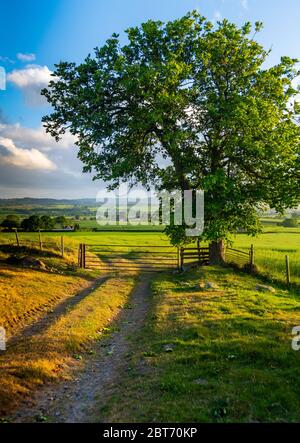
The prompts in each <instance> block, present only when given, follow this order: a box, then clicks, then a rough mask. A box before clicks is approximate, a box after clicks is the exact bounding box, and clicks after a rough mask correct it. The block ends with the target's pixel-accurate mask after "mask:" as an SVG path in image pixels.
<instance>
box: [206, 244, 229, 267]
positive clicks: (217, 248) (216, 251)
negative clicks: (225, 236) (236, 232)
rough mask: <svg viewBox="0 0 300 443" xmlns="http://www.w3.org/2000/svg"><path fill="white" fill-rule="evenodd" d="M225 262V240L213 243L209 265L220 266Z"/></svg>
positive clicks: (210, 246)
mask: <svg viewBox="0 0 300 443" xmlns="http://www.w3.org/2000/svg"><path fill="white" fill-rule="evenodd" d="M224 261H225V244H224V240H219V241H215V242H211V243H210V245H209V263H210V264H211V265H219V264H222V263H224Z"/></svg>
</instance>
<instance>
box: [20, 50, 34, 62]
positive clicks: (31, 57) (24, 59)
mask: <svg viewBox="0 0 300 443" xmlns="http://www.w3.org/2000/svg"><path fill="white" fill-rule="evenodd" d="M17 58H18V59H19V60H21V62H24V63H30V62H34V60H35V59H36V56H35V54H24V53H22V52H18V54H17Z"/></svg>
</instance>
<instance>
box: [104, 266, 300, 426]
mask: <svg viewBox="0 0 300 443" xmlns="http://www.w3.org/2000/svg"><path fill="white" fill-rule="evenodd" d="M200 281H202V282H203V281H211V282H215V283H217V284H218V286H219V289H217V290H210V291H201V290H199V289H198V287H199V286H198V284H199V282H200ZM258 283H260V281H259V280H257V279H255V278H254V277H251V276H249V275H245V274H242V273H239V274H236V273H235V272H233V271H232V270H230V269H222V268H204V269H203V270H198V271H194V272H190V273H187V274H184V275H182V276H178V277H175V276H161V277H158V278H156V279H155V281H154V283H153V297H152V300H151V309H150V312H149V316H148V319H147V323H146V326H145V328H144V329H143V331H142V333H141V334H140V335H139V336H138V337H134V338H132V348H133V354H132V358H131V360H130V362H129V364H128V372H127V374H126V377H125V379H124V380H123V383H122V386H121V387H118V388H116V389H115V392H114V393H113V395H112V398H111V400H110V402H109V404H106V405H105V406H103V405H102V409H101V414H102V417H103V414H104V416H105V420H106V421H108V422H110V421H113V422H114V421H116V422H127V421H134V422H140V421H142V422H163V423H165V422H185V423H189V422H240V421H241V422H252V421H259V422H270V421H278V422H281V421H288V422H292V421H299V420H300V412H299V411H300V395H299V394H300V382H299V377H298V375H297V374H298V369H299V364H300V354H299V353H297V352H295V351H293V350H292V348H291V340H292V334H291V331H292V328H293V327H294V326H296V325H298V324H299V323H300V299H299V297H298V295H297V294H296V293H294V292H288V291H287V290H283V289H280V288H276V292H275V293H274V294H271V293H260V292H259V291H257V290H256V289H255V288H256V285H257V284H258ZM275 287H276V286H275ZM166 345H168V346H171V347H172V351H171V352H167V351H166ZM137 405H138V406H137ZM100 406H101V405H100Z"/></svg>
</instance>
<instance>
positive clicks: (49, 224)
mask: <svg viewBox="0 0 300 443" xmlns="http://www.w3.org/2000/svg"><path fill="white" fill-rule="evenodd" d="M54 226H55V221H54V219H53V218H51V217H49V215H42V217H41V219H40V228H41V229H46V230H47V229H49V230H51V229H53V228H54Z"/></svg>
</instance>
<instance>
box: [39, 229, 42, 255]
mask: <svg viewBox="0 0 300 443" xmlns="http://www.w3.org/2000/svg"><path fill="white" fill-rule="evenodd" d="M39 243H40V250H41V251H42V250H43V242H42V236H41V231H39Z"/></svg>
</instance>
